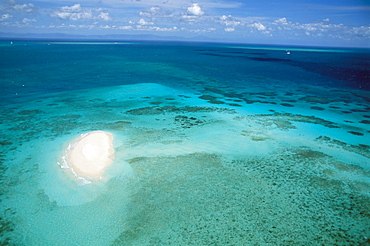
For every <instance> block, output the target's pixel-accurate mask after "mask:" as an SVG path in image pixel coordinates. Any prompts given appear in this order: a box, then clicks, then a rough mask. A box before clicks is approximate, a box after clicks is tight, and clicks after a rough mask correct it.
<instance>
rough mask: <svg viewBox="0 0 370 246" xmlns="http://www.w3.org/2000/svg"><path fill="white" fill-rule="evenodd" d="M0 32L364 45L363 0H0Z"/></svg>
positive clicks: (369, 6) (368, 9)
mask: <svg viewBox="0 0 370 246" xmlns="http://www.w3.org/2000/svg"><path fill="white" fill-rule="evenodd" d="M0 32H5V33H18V34H24V36H25V37H26V34H27V33H38V34H40V37H42V34H45V33H64V34H80V35H87V37H89V35H107V34H125V35H126V34H127V35H143V34H144V35H146V34H151V35H157V36H176V37H182V38H187V39H189V40H191V39H199V37H203V38H204V39H205V38H207V39H208V40H209V41H215V42H237V43H253V44H289V45H313V46H343V47H368V48H370V0H76V1H73V0H58V1H54V0H49V1H47V0H0Z"/></svg>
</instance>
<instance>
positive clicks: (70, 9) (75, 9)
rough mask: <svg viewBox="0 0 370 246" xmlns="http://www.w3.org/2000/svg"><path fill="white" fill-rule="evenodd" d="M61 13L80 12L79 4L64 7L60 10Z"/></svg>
mask: <svg viewBox="0 0 370 246" xmlns="http://www.w3.org/2000/svg"><path fill="white" fill-rule="evenodd" d="M60 10H61V11H63V12H69V13H78V12H80V11H81V4H79V3H76V4H75V5H72V6H70V7H68V6H64V7H61V8H60Z"/></svg>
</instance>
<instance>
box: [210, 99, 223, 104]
mask: <svg viewBox="0 0 370 246" xmlns="http://www.w3.org/2000/svg"><path fill="white" fill-rule="evenodd" d="M208 102H209V103H212V104H224V103H225V102H223V101H219V100H210V101H208Z"/></svg>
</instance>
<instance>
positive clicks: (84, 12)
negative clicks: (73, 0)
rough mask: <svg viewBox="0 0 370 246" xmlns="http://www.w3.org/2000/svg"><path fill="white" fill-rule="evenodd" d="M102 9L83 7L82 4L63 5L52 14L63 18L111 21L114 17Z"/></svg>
mask: <svg viewBox="0 0 370 246" xmlns="http://www.w3.org/2000/svg"><path fill="white" fill-rule="evenodd" d="M101 11H102V9H101V8H98V9H88V8H83V7H81V4H79V3H78V4H74V5H72V6H63V7H61V8H59V9H58V10H57V11H55V12H54V13H53V14H52V15H51V16H53V17H58V18H60V19H63V20H72V21H78V20H103V21H110V20H112V18H111V17H110V16H109V13H108V12H101Z"/></svg>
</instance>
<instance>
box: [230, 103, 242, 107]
mask: <svg viewBox="0 0 370 246" xmlns="http://www.w3.org/2000/svg"><path fill="white" fill-rule="evenodd" d="M227 105H230V106H233V107H241V106H242V105H240V104H236V103H229V104H227Z"/></svg>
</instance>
